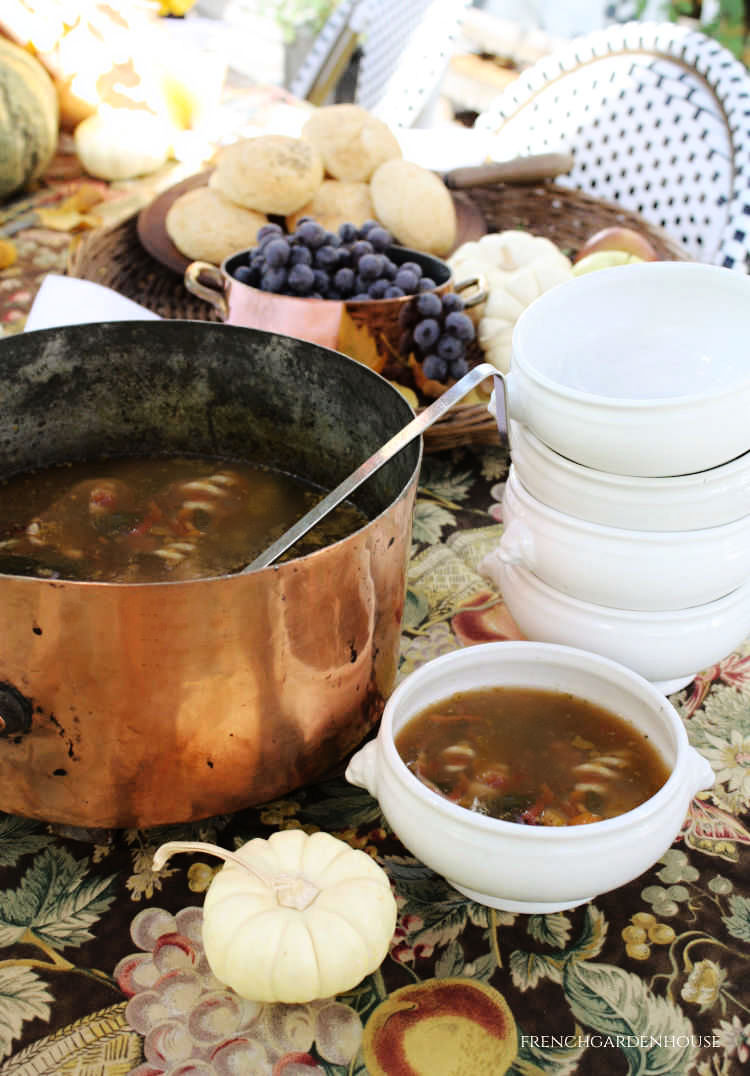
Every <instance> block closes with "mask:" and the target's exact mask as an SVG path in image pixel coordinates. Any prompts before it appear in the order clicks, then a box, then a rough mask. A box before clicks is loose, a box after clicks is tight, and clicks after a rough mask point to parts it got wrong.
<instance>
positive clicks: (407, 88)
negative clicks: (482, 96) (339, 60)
mask: <svg viewBox="0 0 750 1076" xmlns="http://www.w3.org/2000/svg"><path fill="white" fill-rule="evenodd" d="M469 2H470V0H339V3H338V4H337V6H336V8H335V9H334V11H333V14H332V15H331V16H330V17H329V19H328V21H327V23H326V25H325V26H324V27H323V29H322V30H321V32H320V34H319V35H318V40H317V41H316V43H315V44H314V45H313V47H312V49H311V50H310V54H309V56H308V58H307V60H306V61H305V63H304V64H303V65H302V67H301V68H300V70H299V72H298V73H297V75H296V76H295V78H294V80H293V81H292V82H291V83H290V85H289V89H290V91H291V92H292V93H293V94H294V95H295V96H297V97H302V98H307V99H313V100H314V95H315V92H316V86H317V84H318V81H319V80H320V79H321V78H323V79H325V76H326V69H327V65H330V64H331V60H330V57H331V55H332V54H334V55H335V52H336V50H337V49H338V50H340V51H341V52H345V50H346V49H347V38H348V48H349V52H351V50H352V47H353V43H354V40H355V39H356V40H357V41H358V42H359V45H360V51H361V59H360V62H359V71H358V74H357V84H356V89H355V93H354V100H355V102H356V103H357V104H358V105H361V106H362V108H366V109H368V110H369V111H370V112H372V113H373V114H374V115H376V116H379V117H380V119H382V120H383V121H384V122H385V123H388V124H389V125H391V126H393V127H411V126H413V125H414V124H415V123H416V122H417V121H418V120H419V118H420V116H421V115H422V114H423V113H424V112H425V111H426V110H427V109H428V108H429V106H430V104H431V103H432V101H433V99H434V96H435V94H436V93H437V92H438V90H439V87H440V84H441V82H442V79H443V75H444V74H445V71H446V69H447V67H448V64H449V63H450V59H451V56H452V55H453V52H454V51H455V48H456V42H457V39H458V36H459V33H460V30H461V24H462V22H463V19H464V16H465V13H466V9H467V7H468V6H469Z"/></svg>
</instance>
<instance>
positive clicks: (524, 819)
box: [395, 687, 669, 826]
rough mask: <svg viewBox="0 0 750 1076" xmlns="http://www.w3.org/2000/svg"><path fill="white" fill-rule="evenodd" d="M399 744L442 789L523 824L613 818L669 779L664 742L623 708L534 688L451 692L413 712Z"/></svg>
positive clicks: (464, 803)
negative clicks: (621, 712)
mask: <svg viewBox="0 0 750 1076" xmlns="http://www.w3.org/2000/svg"><path fill="white" fill-rule="evenodd" d="M395 744H396V749H397V751H398V753H399V755H400V756H401V758H402V759H403V760H404V762H405V763H406V765H407V766H408V768H409V769H410V770H411V771H412V773H414V775H415V776H416V777H417V778H419V780H420V781H422V782H423V783H424V784H425V785H427V786H428V787H429V788H431V789H432V790H433V791H434V792H437V793H438V794H439V795H441V796H444V797H445V798H447V799H449V800H451V801H452V802H453V803H456V804H458V805H459V806H461V807H465V808H467V809H468V810H471V811H478V812H479V813H481V814H485V815H491V816H492V817H494V818H499V819H503V820H505V821H509V822H519V823H522V824H525V825H535V826H539V825H541V826H575V825H580V824H582V823H586V822H598V821H601V820H602V819H605V818H613V817H614V816H616V815H620V814H624V813H625V812H626V811H630V810H632V809H633V808H634V807H637V806H638V804H640V803H643V802H644V801H645V800H647V799H649V798H650V797H651V796H653V795H654V793H655V792H657V791H658V790H659V788H661V786H662V785H663V784H664V782H665V781H666V780H667V778H668V777H669V769H668V767H667V765H666V763H665V761H664V759H663V758H662V757H661V755H660V754H659V752H658V751H657V750H656V748H655V747H654V746H653V745H652V744H651V743H650V742H649V740H648V739H647V738H646V736H645V735H644V734H643V733H642V732H640V731H639V730H638V729H636V728H634V727H633V726H632V725H630V724H629V723H628V722H627V721H625V720H624V719H623V718H621V717H619V716H618V715H617V714H614V713H612V712H610V711H609V710H606V709H604V708H602V707H600V706H598V705H595V704H594V703H591V702H588V701H587V700H585V699H581V698H577V697H576V696H574V695H570V694H566V693H562V692H554V691H547V690H538V689H535V688H528V687H493V688H487V689H481V690H475V691H468V692H460V693H458V694H455V695H452V696H451V697H450V698H447V699H444V700H442V701H441V702H438V703H435V704H433V705H431V706H430V707H428V708H427V709H425V710H424V711H422V712H421V713H419V714H417V715H416V716H415V717H413V718H411V719H410V720H409V721H408V722H407V723H406V724H405V725H404V726H403V727H402V728H401V729H400V731H399V732H398V733H397V734H396V736H395Z"/></svg>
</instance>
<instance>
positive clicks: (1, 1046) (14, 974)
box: [0, 965, 53, 1057]
mask: <svg viewBox="0 0 750 1076" xmlns="http://www.w3.org/2000/svg"><path fill="white" fill-rule="evenodd" d="M52 1000H53V997H52V994H51V993H50V992H49V990H48V989H47V987H46V986H45V984H44V983H43V982H42V981H41V980H40V979H39V977H38V976H37V974H36V972H35V971H33V970H32V969H31V968H23V967H20V966H13V965H11V966H8V967H4V968H0V1057H7V1056H8V1054H9V1053H10V1051H11V1046H12V1043H13V1039H17V1038H18V1037H19V1035H20V1034H21V1030H22V1027H23V1023H24V1021H25V1020H33V1019H35V1018H36V1019H38V1020H44V1021H47V1020H49V1018H50V1002H52Z"/></svg>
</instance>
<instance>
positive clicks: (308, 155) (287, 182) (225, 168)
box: [211, 135, 323, 216]
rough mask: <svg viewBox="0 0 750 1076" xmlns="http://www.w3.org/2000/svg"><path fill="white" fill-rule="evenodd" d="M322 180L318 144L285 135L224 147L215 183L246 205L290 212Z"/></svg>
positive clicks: (258, 137) (260, 137) (305, 198)
mask: <svg viewBox="0 0 750 1076" xmlns="http://www.w3.org/2000/svg"><path fill="white" fill-rule="evenodd" d="M322 182H323V162H322V160H321V158H320V154H319V153H318V151H317V150H316V149H315V147H314V146H313V145H312V144H311V143H310V142H307V141H304V140H303V139H301V138H290V137H289V136H287V135H258V136H257V137H256V138H243V139H240V140H239V141H238V142H233V143H232V144H231V145H229V146H224V147H223V148H222V149H221V151H220V152H219V154H218V156H217V162H216V170H215V172H214V174H213V176H212V179H211V186H212V187H213V188H215V189H216V190H219V191H221V193H222V194H223V195H224V196H225V197H226V198H229V199H230V200H231V201H233V202H236V203H237V205H241V206H244V208H245V209H254V210H257V211H258V212H259V213H276V214H281V215H283V216H286V215H287V214H288V213H294V212H295V210H297V209H299V208H300V207H301V206H303V205H305V203H306V202H309V201H310V199H311V198H312V196H313V194H314V193H315V191H316V190H317V189H318V187H319V186H320V184H321V183H322Z"/></svg>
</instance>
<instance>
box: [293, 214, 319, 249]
mask: <svg viewBox="0 0 750 1076" xmlns="http://www.w3.org/2000/svg"><path fill="white" fill-rule="evenodd" d="M296 234H297V235H298V236H299V238H300V239H301V240H302V242H303V243H304V244H305V246H308V247H309V248H310V250H317V249H318V247H322V246H323V244H324V243H325V241H326V230H325V228H322V227H321V226H320V224H318V222H317V221H315V220H306V221H305V222H304V224H299V225H297V231H296Z"/></svg>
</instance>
